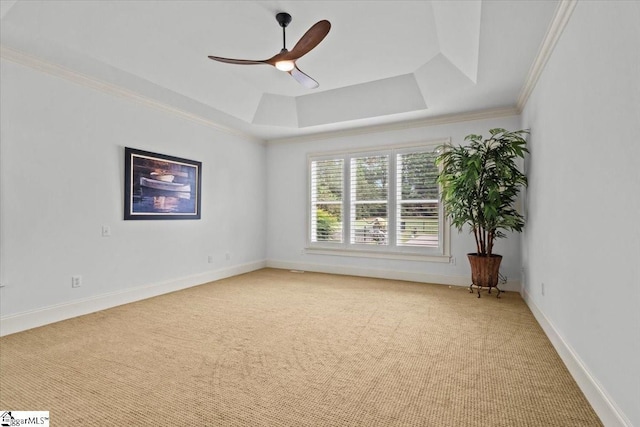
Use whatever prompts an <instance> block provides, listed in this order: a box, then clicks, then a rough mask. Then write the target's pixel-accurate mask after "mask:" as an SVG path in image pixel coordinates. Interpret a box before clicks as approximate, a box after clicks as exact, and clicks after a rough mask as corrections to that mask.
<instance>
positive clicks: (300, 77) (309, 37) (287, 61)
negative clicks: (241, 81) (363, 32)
mask: <svg viewBox="0 0 640 427" xmlns="http://www.w3.org/2000/svg"><path fill="white" fill-rule="evenodd" d="M276 20H277V21H278V23H279V24H280V26H281V27H282V50H281V51H280V52H279V53H277V54H275V55H274V56H272V57H271V58H269V59H264V60H256V61H254V60H250V59H231V58H221V57H219V56H209V58H211V59H213V60H214V61H220V62H226V63H227V64H238V65H255V64H268V65H273V66H274V67H276V68H277V69H278V70H280V71H284V72H286V73H289V75H291V77H293V78H294V79H296V81H297V82H298V83H300V84H301V85H303V86H304V87H306V88H308V89H315V88H317V87H318V86H319V84H318V82H317V81H315V80H314V79H312V78H311V77H309V76H308V75H306V74H305V73H303V72H302V71H300V69H299V68H298V67H297V65H296V61H297V60H298V59H300V58H301V57H302V56H304V55H306V54H307V53H309V51H310V50H311V49H313V48H314V47H316V46H317V45H318V44H319V43H320V42H321V41H322V40H323V39H324V38H325V37H326V36H327V34H328V33H329V30H330V29H331V23H330V22H329V21H327V20H322V21H319V22H316V23H315V24H314V25H313V26H312V27H311V28H309V30H308V31H307V32H306V33H304V35H303V36H302V37H301V38H300V40H298V43H296V45H295V46H294V47H293V49H291V50H287V39H286V35H285V28H286V27H287V25H289V23H290V22H291V15H289V14H288V13H285V12H281V13H278V14H277V15H276Z"/></svg>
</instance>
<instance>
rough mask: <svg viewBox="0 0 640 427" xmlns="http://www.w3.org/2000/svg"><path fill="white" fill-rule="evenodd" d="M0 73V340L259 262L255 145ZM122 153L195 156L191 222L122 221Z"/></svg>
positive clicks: (261, 187) (261, 158)
mask: <svg viewBox="0 0 640 427" xmlns="http://www.w3.org/2000/svg"><path fill="white" fill-rule="evenodd" d="M1 66H2V69H1V72H2V88H1V91H0V92H1V108H2V110H1V111H2V114H1V127H0V128H1V144H2V145H1V189H2V193H1V199H0V201H1V211H0V218H1V222H0V233H1V236H0V237H1V239H0V240H1V242H0V245H1V246H0V249H1V258H0V262H1V270H0V280H1V282H2V285H4V287H3V288H2V290H1V293H2V294H1V305H0V313H1V315H2V331H0V332H1V333H2V334H6V333H10V332H14V331H16V330H20V329H24V328H26V327H32V326H36V325H38V324H42V323H46V322H49V321H55V320H60V319H61V318H64V317H70V316H73V315H77V314H82V313H84V312H87V311H92V310H94V309H99V308H104V307H107V306H110V305H113V304H116V303H122V302H127V301H130V300H135V299H138V298H143V297H148V296H150V295H153V294H157V293H162V292H166V291H169V290H173V289H177V288H181V287H186V286H193V285H196V284H199V283H204V282H206V281H208V280H213V279H216V278H219V277H221V276H225V275H232V274H237V273H238V272H243V271H248V270H251V269H255V268H259V267H261V266H263V265H264V259H265V251H266V247H265V238H266V232H265V227H266V220H265V216H264V206H265V203H266V185H265V183H264V177H265V175H266V170H265V155H266V153H265V147H264V145H262V144H259V143H256V142H251V141H247V140H243V139H241V137H239V136H234V135H230V134H227V133H223V132H220V131H219V130H216V129H214V128H212V127H208V126H205V125H202V124H197V123H194V122H191V121H188V120H185V119H183V118H179V117H177V116H175V115H172V114H169V113H166V112H161V111H158V110H155V109H152V108H149V107H146V106H143V105H141V104H138V103H136V102H133V101H131V100H128V99H123V98H119V97H115V96H112V95H109V94H106V93H103V92H99V91H96V90H93V89H89V88H87V87H84V86H82V85H79V84H76V83H73V82H71V81H69V80H66V79H61V78H58V77H54V76H51V75H49V74H45V73H41V72H38V71H35V70H33V69H31V68H28V67H25V66H22V65H18V64H15V63H12V62H8V61H4V60H3V61H2V64H1ZM125 146H130V147H134V148H139V149H144V150H148V151H153V152H158V153H163V154H169V155H173V156H177V157H183V158H187V159H193V160H198V161H201V162H202V167H203V168H202V189H203V191H202V219H201V220H183V221H175V220H174V221H124V220H123V181H124V177H123V174H124V147H125ZM102 225H108V226H110V227H111V230H112V236H111V237H106V238H105V237H101V227H102ZM227 253H229V254H230V259H229V260H227V257H226V254H227ZM208 255H213V262H212V263H209V262H208ZM72 275H81V276H82V279H83V284H82V286H81V287H80V288H76V289H72V288H71V276H72Z"/></svg>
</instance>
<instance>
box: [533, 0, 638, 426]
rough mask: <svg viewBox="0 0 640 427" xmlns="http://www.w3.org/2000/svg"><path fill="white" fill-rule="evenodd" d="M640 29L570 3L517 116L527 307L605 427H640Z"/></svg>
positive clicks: (628, 18)
mask: <svg viewBox="0 0 640 427" xmlns="http://www.w3.org/2000/svg"><path fill="white" fill-rule="evenodd" d="M639 23H640V3H639V2H623V1H620V2H593V1H589V2H587V1H585V2H578V4H577V6H576V8H575V10H574V12H573V15H572V16H571V19H570V21H569V23H568V25H567V27H566V29H565V31H564V33H563V34H562V37H561V39H560V41H559V43H558V45H557V46H556V48H555V50H554V52H553V54H552V56H551V58H550V60H549V62H548V63H547V66H546V68H545V70H544V72H543V74H542V76H541V78H540V80H539V82H538V84H537V86H536V88H535V90H534V92H533V94H532V96H531V98H530V99H529V101H528V103H527V105H526V108H525V111H524V113H523V127H530V128H531V129H532V133H531V137H530V150H531V156H530V157H529V161H528V162H527V169H528V175H529V179H530V182H529V189H528V191H527V200H526V206H527V210H528V222H527V228H526V230H525V233H524V235H523V241H524V246H523V254H524V257H523V258H524V267H525V284H524V290H525V296H526V298H527V301H528V303H529V305H530V307H531V308H532V311H533V312H534V313H535V314H536V316H537V317H538V319H539V321H540V323H541V324H542V326H543V327H544V328H545V330H546V332H547V334H548V335H550V337H551V339H552V342H554V344H555V345H556V348H558V349H559V352H560V354H561V355H562V356H563V358H564V359H565V362H566V363H567V365H568V366H569V368H570V369H571V370H572V373H573V374H574V376H575V377H576V378H577V379H578V380H579V383H580V385H581V387H582V389H583V391H584V392H585V394H586V395H587V397H589V398H590V400H591V402H592V404H593V405H594V407H595V409H596V410H597V411H598V413H599V415H600V416H601V418H602V419H603V421H604V422H605V425H611V426H614V425H627V426H631V425H635V426H640V405H638V403H639V402H640V357H639V356H638V355H639V354H640V172H639V171H640V149H639V147H640V143H639V140H638V135H640V24H639ZM542 283H544V295H543V294H542Z"/></svg>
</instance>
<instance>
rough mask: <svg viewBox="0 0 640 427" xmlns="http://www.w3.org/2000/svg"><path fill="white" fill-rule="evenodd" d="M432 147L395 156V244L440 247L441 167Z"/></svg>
mask: <svg viewBox="0 0 640 427" xmlns="http://www.w3.org/2000/svg"><path fill="white" fill-rule="evenodd" d="M434 161H435V153H433V152H432V151H424V152H408V153H401V154H398V155H397V157H396V218H397V222H396V244H397V245H398V246H416V247H438V245H439V243H440V242H439V240H440V208H439V200H438V184H437V181H436V179H437V175H438V170H437V168H436V167H435V164H434Z"/></svg>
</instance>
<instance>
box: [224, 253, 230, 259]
mask: <svg viewBox="0 0 640 427" xmlns="http://www.w3.org/2000/svg"><path fill="white" fill-rule="evenodd" d="M224 258H225V259H226V260H227V261H230V260H231V254H230V253H229V252H227V253H226V254H224Z"/></svg>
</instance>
